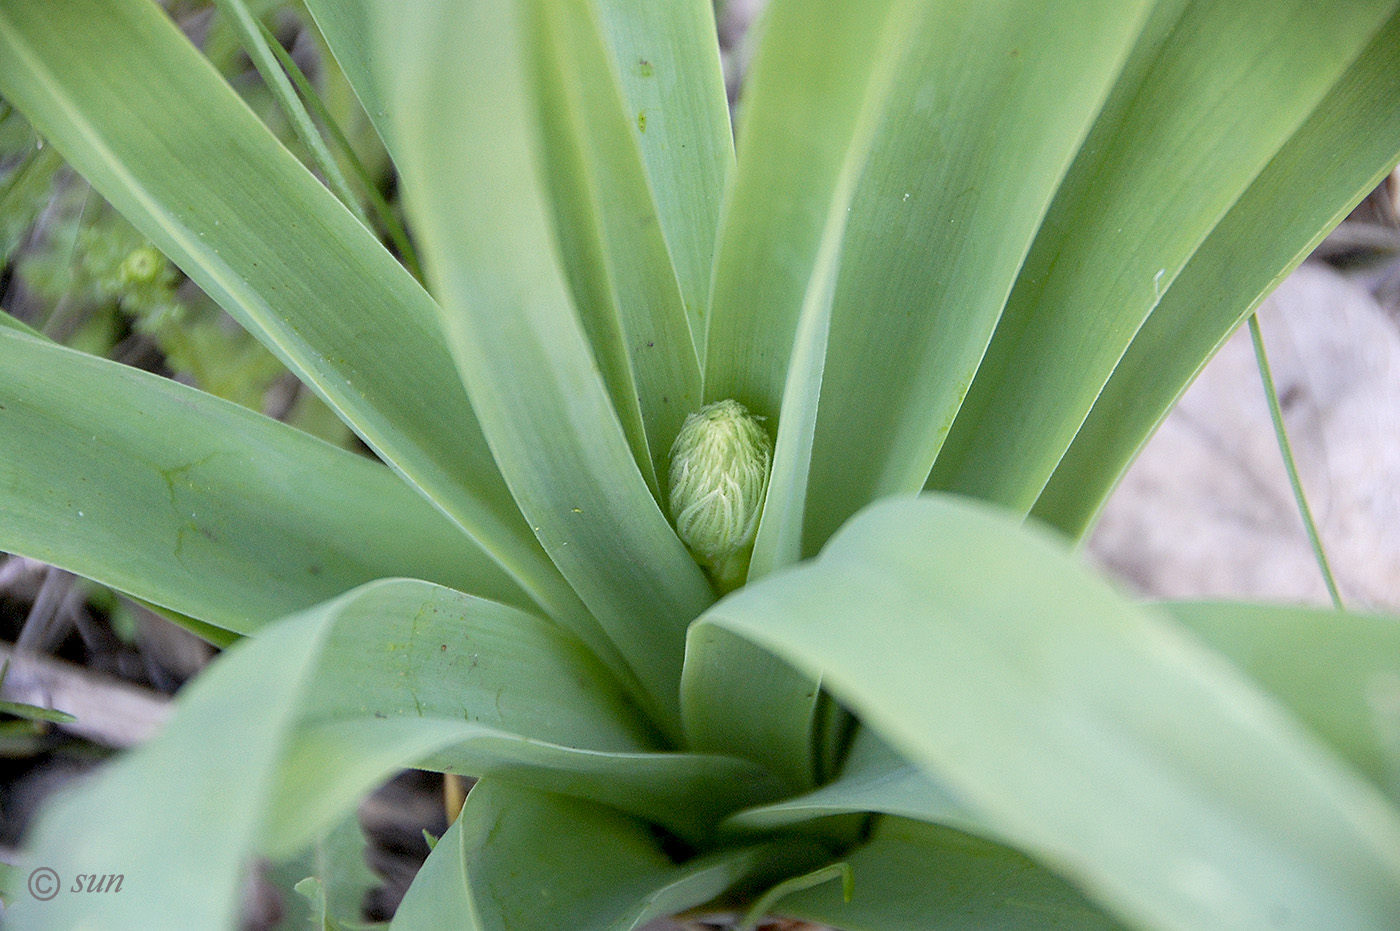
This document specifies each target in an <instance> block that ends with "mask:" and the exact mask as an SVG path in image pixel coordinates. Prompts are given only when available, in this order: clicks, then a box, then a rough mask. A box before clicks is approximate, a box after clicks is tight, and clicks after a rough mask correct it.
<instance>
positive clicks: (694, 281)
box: [595, 0, 734, 349]
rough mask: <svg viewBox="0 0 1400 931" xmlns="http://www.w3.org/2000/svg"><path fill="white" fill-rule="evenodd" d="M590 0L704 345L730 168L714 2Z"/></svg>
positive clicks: (691, 317) (730, 140) (688, 308)
mask: <svg viewBox="0 0 1400 931" xmlns="http://www.w3.org/2000/svg"><path fill="white" fill-rule="evenodd" d="M595 3H596V6H597V9H598V13H599V16H600V18H601V20H602V25H603V29H604V31H605V32H606V34H607V37H608V40H609V45H610V47H611V49H612V54H613V58H614V60H615V61H616V62H617V71H618V75H619V77H620V80H621V84H622V92H623V99H624V100H625V101H626V104H627V112H628V113H629V114H636V118H635V122H636V125H637V129H638V135H637V137H636V138H637V143H638V145H639V146H640V147H641V150H642V158H643V160H644V161H645V164H646V172H647V178H648V180H649V181H650V185H651V191H652V196H653V197H654V198H655V202H656V212H657V217H658V219H659V220H660V222H661V230H662V233H663V234H664V235H665V237H666V244H667V246H668V248H669V251H670V256H671V263H672V265H673V266H674V268H675V272H676V278H677V280H678V281H679V283H680V289H681V295H682V297H683V299H684V301H685V310H686V318H687V319H688V320H689V321H690V325H691V329H692V331H693V332H694V334H695V339H696V343H697V348H698V349H703V347H704V345H705V343H704V338H703V337H704V332H705V312H706V310H707V309H708V307H709V296H710V283H711V275H712V271H713V267H714V255H715V238H716V236H717V235H718V231H719V212H720V204H721V200H722V198H723V194H724V188H725V184H726V183H727V182H728V179H729V174H730V172H731V171H732V170H733V167H734V140H733V137H732V136H731V135H730V130H729V101H728V100H727V99H726V96H725V88H724V73H723V70H722V68H721V66H720V57H719V43H718V42H717V41H716V35H715V12H714V6H713V5H712V4H711V3H709V2H708V0H681V2H671V3H665V4H653V3H635V2H631V0H595ZM643 126H645V127H646V129H645V131H643V130H642V127H643Z"/></svg>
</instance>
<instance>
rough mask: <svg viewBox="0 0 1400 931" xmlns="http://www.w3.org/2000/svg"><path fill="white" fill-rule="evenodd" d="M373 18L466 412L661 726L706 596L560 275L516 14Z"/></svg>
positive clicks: (419, 7) (674, 713) (413, 206)
mask: <svg viewBox="0 0 1400 931" xmlns="http://www.w3.org/2000/svg"><path fill="white" fill-rule="evenodd" d="M379 12H380V14H381V16H380V20H379V22H380V24H381V25H382V26H383V27H384V29H385V32H386V39H385V42H386V46H385V48H386V51H388V52H392V53H393V54H391V55H389V56H388V57H391V58H392V59H393V60H394V61H395V62H396V66H395V69H394V73H393V74H384V75H382V77H383V79H385V80H386V81H392V86H393V91H392V99H393V100H394V101H395V108H394V109H393V110H392V111H391V112H392V113H393V114H394V116H395V127H396V128H395V130H394V133H393V135H394V136H395V138H397V139H398V140H399V145H400V147H401V150H402V158H401V164H400V168H401V169H402V171H403V174H404V184H405V192H406V196H407V204H408V207H409V209H410V211H411V212H412V214H413V215H414V217H415V219H416V223H415V228H416V229H417V230H418V232H419V233H420V235H421V236H422V239H423V246H424V251H425V256H426V260H427V267H428V272H429V276H430V277H431V278H432V280H433V281H434V282H435V283H436V286H437V287H436V289H437V292H438V293H439V295H440V297H441V301H442V307H443V319H444V327H445V330H446V332H447V334H448V341H449V343H450V345H451V346H452V349H453V351H454V353H455V354H456V357H457V362H458V366H459V368H460V370H461V373H462V378H463V380H464V381H465V382H466V384H467V385H468V388H469V390H470V393H471V396H472V401H473V403H474V405H475V407H476V411H477V415H478V417H480V418H481V423H482V426H483V428H484V430H485V432H486V435H487V436H488V438H489V439H490V442H491V445H492V449H493V451H494V452H495V454H496V458H497V460H498V462H499V463H500V465H501V469H502V472H503V473H504V474H505V475H506V478H507V481H508V482H509V483H510V486H511V490H512V491H513V492H514V494H515V497H516V500H517V501H518V502H519V504H520V508H521V510H522V511H523V512H524V514H525V516H526V517H527V518H528V519H529V521H530V523H531V525H532V526H533V527H534V528H535V533H536V534H537V536H538V537H539V539H540V540H541V542H542V543H543V545H544V548H545V549H546V550H547V551H548V552H549V554H550V556H551V557H552V558H553V559H554V561H555V563H556V564H557V565H558V566H559V569H560V570H561V571H562V572H563V574H564V576H565V577H566V578H567V579H569V581H570V582H571V583H572V584H573V586H574V588H575V589H576V590H577V592H578V594H579V596H580V597H581V598H582V599H583V602H584V603H585V604H586V605H588V607H589V609H590V610H591V611H592V613H593V615H594V616H595V617H596V618H597V619H598V622H599V624H601V625H602V627H603V629H605V630H606V631H607V632H608V634H609V636H610V638H611V640H612V642H613V643H614V644H615V645H616V651H618V652H620V653H621V655H622V656H623V657H625V658H626V661H627V664H628V667H629V668H630V669H631V671H632V673H633V674H634V675H635V676H636V677H637V679H638V680H639V681H640V682H641V684H642V694H643V695H644V696H645V700H646V701H647V702H648V704H649V706H650V710H651V711H652V712H653V714H654V716H655V717H656V719H657V721H658V722H659V723H660V724H661V726H663V727H665V728H666V729H667V730H668V732H669V734H670V735H671V736H673V737H674V736H676V735H677V734H678V732H679V709H678V704H677V697H676V695H677V686H678V683H679V681H680V671H681V662H682V657H683V653H684V637H685V627H686V625H687V624H688V623H689V622H690V620H691V619H693V618H694V617H695V616H696V615H698V614H699V612H700V611H701V610H703V609H704V607H705V606H706V605H708V604H709V603H710V601H711V600H712V599H713V597H714V596H713V594H712V592H711V589H710V587H709V584H708V582H706V580H705V578H704V576H703V575H702V573H701V572H700V569H699V567H698V566H697V565H696V564H695V562H694V561H693V560H692V559H691V557H690V554H689V553H688V552H687V551H686V549H685V547H684V545H682V544H681V542H680V540H679V539H678V538H677V537H676V535H675V533H674V531H673V530H672V529H671V526H670V524H669V523H668V522H667V520H666V517H665V515H663V514H662V512H661V509H660V508H659V506H658V505H657V503H656V500H655V499H654V498H653V497H652V494H651V492H650V490H649V489H648V487H647V484H646V481H645V480H644V478H643V476H642V473H641V472H640V471H639V470H638V467H637V464H636V462H635V460H634V459H633V458H632V454H631V451H630V450H629V447H628V444H627V440H626V437H625V434H624V431H623V429H622V427H621V425H620V423H619V421H618V417H617V414H616V412H615V411H614V409H613V406H612V403H611V401H610V399H609V397H608V394H607V391H606V389H605V387H604V384H603V380H602V379H601V377H600V376H599V373H598V368H597V363H596V362H595V360H594V358H593V356H592V354H591V353H590V351H589V348H588V341H587V339H586V337H585V334H584V330H583V327H582V325H581V324H580V322H579V319H578V315H577V314H576V312H575V310H574V308H573V306H572V302H571V300H570V297H569V294H568V291H567V288H566V286H565V284H564V281H563V278H562V275H561V272H560V268H559V263H558V261H557V258H556V255H555V246H554V243H553V241H552V239H551V237H550V234H549V228H548V219H547V216H546V205H545V203H544V198H543V194H542V192H541V189H540V184H539V181H538V175H537V173H536V172H537V168H538V167H539V161H540V159H539V152H538V142H539V140H538V139H537V137H536V132H535V129H536V127H535V126H534V125H533V124H532V122H531V115H530V111H529V105H528V100H527V92H526V83H525V82H526V77H525V74H524V73H523V69H524V65H523V63H522V61H521V59H522V55H521V54H520V51H521V45H520V43H521V42H522V41H523V38H524V35H523V32H522V30H523V28H524V26H523V24H522V23H520V22H518V18H517V15H516V14H517V12H518V11H516V10H514V9H513V8H512V6H511V5H508V4H465V5H464V4H453V3H447V2H445V0H438V2H429V0H424V2H422V3H416V4H413V5H412V6H409V7H406V8H405V7H401V6H400V5H399V4H390V3H383V4H381V9H380V10H379ZM394 50H398V51H397V52H394ZM467 218H478V219H479V220H480V221H477V220H468V219H467ZM487 220H489V222H486V221H487ZM589 644H590V646H592V647H594V648H595V649H598V650H606V646H605V645H603V644H600V643H598V642H597V640H596V639H590V640H589Z"/></svg>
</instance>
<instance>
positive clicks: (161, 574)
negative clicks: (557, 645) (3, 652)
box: [0, 318, 530, 633]
mask: <svg viewBox="0 0 1400 931" xmlns="http://www.w3.org/2000/svg"><path fill="white" fill-rule="evenodd" d="M4 319H8V318H4ZM0 448H3V449H4V450H5V455H4V456H3V457H2V458H0V484H3V485H4V487H6V488H8V489H9V491H8V492H7V494H6V498H5V508H4V517H3V518H0V549H4V550H5V551H6V552H11V553H19V554H21V555H25V556H30V557H32V558H35V559H42V560H44V561H45V562H50V563H54V564H56V565H60V566H63V567H64V568H66V569H69V570H71V571H73V572H77V573H80V574H82V575H84V576H87V577H88V578H92V579H97V580H98V581H101V582H104V583H106V584H108V585H112V586H114V587H115V588H118V589H120V590H121V591H124V592H128V593H130V594H132V595H135V596H136V597H138V598H141V599H143V600H145V601H149V602H152V603H154V604H157V605H161V606H163V607H166V608H170V609H173V610H175V611H178V612H181V613H183V614H187V615H191V616H193V617H195V618H198V619H199V620H202V621H205V622H207V623H210V624H213V625H215V626H218V627H222V628H225V629H227V630H231V631H236V632H238V633H248V632H250V631H252V630H253V629H255V628H256V627H258V626H260V625H262V624H264V623H266V622H268V621H272V620H275V619H277V618H279V617H281V616H282V615H284V614H287V613H289V612H292V611H296V610H300V609H302V608H306V607H310V606H311V605H313V604H316V603H318V602H321V601H324V600H325V599H327V598H331V597H334V596H335V595H338V594H340V593H341V592H344V591H345V590H347V589H349V588H353V587H354V586H356V585H359V584H361V583H363V582H368V581H371V580H373V579H376V578H382V577H385V576H417V577H419V578H424V579H427V580H429V581H434V582H438V583H441V584H444V585H450V586H452V587H454V588H458V589H461V590H463V591H470V592H475V593H477V594H480V595H482V596H484V597H488V598H495V599H499V600H503V601H505V602H507V603H514V604H516V605H518V606H520V607H528V606H529V605H530V600H529V598H528V597H527V596H526V595H525V594H524V592H522V591H521V589H520V588H519V586H517V585H516V584H515V583H514V582H513V581H512V580H511V579H510V578H509V577H508V576H507V575H506V574H505V573H504V572H503V571H502V570H501V569H500V567H499V566H498V565H497V564H496V563H495V561H494V560H492V559H491V558H490V557H489V556H487V554H486V553H484V552H483V551H482V550H481V549H480V548H479V547H477V546H476V545H475V544H474V543H473V542H472V541H471V540H469V539H467V538H466V537H464V536H463V535H462V534H461V532H460V531H459V530H458V528H457V527H456V526H455V525H454V524H452V523H451V522H450V521H449V520H447V518H445V517H443V516H442V515H441V514H440V513H438V512H437V511H435V510H434V509H433V508H432V506H431V505H429V504H428V503H427V502H426V501H424V500H423V499H422V498H421V497H419V496H418V495H416V494H415V493H414V492H413V491H412V490H411V489H410V488H409V487H408V486H407V485H405V484H404V483H403V482H402V481H401V480H400V479H399V478H398V477H397V476H395V475H394V474H393V473H391V472H390V471H389V470H388V469H386V468H384V467H383V466H381V465H378V464H377V463H374V462H371V461H369V460H367V459H365V458H363V457H360V456H356V455H354V454H353V453H348V452H345V451H343V450H340V449H336V448H334V447H332V446H329V445H328V444H326V443H323V442H321V441H320V440H316V439H314V438H312V437H310V436H307V435H306V434H304V433H300V432H298V431H297V430H294V429H292V428H291V427H287V426H284V425H283V424H280V423H277V422H276V421H273V420H269V419H268V418H266V417H262V416H260V415H258V414H255V413H252V412H251V411H248V410H246V409H244V408H242V407H239V406H237V405H234V404H230V403H227V402H224V401H221V400H219V399H218V398H214V397H212V396H210V395H207V394H202V393H201V392H198V391H195V390H193V389H191V388H186V387H185V386H183V385H179V384H176V383H175V382H173V381H170V380H168V379H164V378H158V377H156V376H154V375H150V374H147V373H145V372H140V371H137V370H135V369H131V368H128V367H126V366H122V365H118V364H117V363H115V362H107V361H105V360H102V359H95V358H93V357H91V356H86V355H83V354H82V353H78V352H74V351H72V350H69V349H64V348H62V347H59V346H55V345H53V344H52V343H48V342H46V341H42V340H41V339H39V338H36V337H30V336H26V335H20V333H19V331H16V330H13V329H9V328H6V329H0Z"/></svg>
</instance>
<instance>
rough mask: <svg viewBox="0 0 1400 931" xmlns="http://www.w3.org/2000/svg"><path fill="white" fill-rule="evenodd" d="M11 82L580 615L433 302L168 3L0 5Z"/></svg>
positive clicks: (275, 342) (541, 591) (98, 176)
mask: <svg viewBox="0 0 1400 931" xmlns="http://www.w3.org/2000/svg"><path fill="white" fill-rule="evenodd" d="M0 93H3V94H4V96H5V97H6V98H7V99H8V100H11V101H13V102H14V103H15V104H16V105H18V106H20V107H21V108H23V109H24V111H25V112H26V113H27V114H29V115H30V118H31V121H32V122H33V123H34V125H35V127H36V128H37V129H38V130H39V131H40V132H42V133H43V134H44V135H45V137H46V138H47V139H48V140H49V141H50V142H52V143H53V144H54V145H55V146H56V147H57V148H58V149H59V150H60V151H61V152H63V154H64V156H65V158H67V159H68V160H69V161H70V162H71V163H72V164H73V165H74V166H75V167H77V168H78V169H79V170H80V171H82V172H83V173H84V175H85V176H86V177H87V178H88V179H89V180H90V181H91V182H92V184H93V186H94V187H96V188H97V189H98V190H99V191H101V192H102V194H103V195H104V196H105V197H106V198H107V199H108V200H110V201H111V202H112V203H113V204H114V205H115V206H116V207H117V208H118V209H119V210H120V211H121V212H122V213H123V214H124V215H125V216H126V217H127V218H128V219H129V220H131V221H132V223H133V224H135V225H136V226H137V228H139V229H140V230H141V231H142V232H143V233H144V234H145V235H146V236H148V237H149V238H150V239H151V240H152V241H153V242H155V243H156V245H157V246H159V247H160V249H161V251H163V252H165V253H166V254H167V255H169V256H170V257H171V258H172V259H173V260H174V261H175V262H176V264H177V265H179V266H180V268H181V269H182V270H183V271H185V272H186V273H187V274H188V275H190V277H191V278H193V279H194V280H195V281H196V282H198V283H199V284H200V286H201V287H203V288H204V290H205V291H207V292H208V293H209V294H210V295H211V296H213V297H214V298H215V299H216V300H218V301H219V303H220V304H221V305H222V306H223V307H224V308H225V309H227V310H228V311H229V313H231V314H232V315H233V316H234V317H236V318H237V319H238V320H239V321H240V322H241V323H242V324H243V325H244V326H246V327H247V328H248V329H249V330H250V331H251V332H253V333H254V335H257V336H258V337H259V338H260V339H262V340H263V341H264V342H266V343H267V345H268V346H269V348H271V349H272V350H273V351H274V352H275V353H277V354H278V356H279V357H280V358H281V359H282V360H283V361H284V362H286V363H287V364H288V365H289V366H290V367H291V368H292V369H293V370H294V371H296V372H298V374H299V375H300V376H301V377H302V378H303V379H305V380H306V381H307V383H308V384H310V385H311V386H312V387H313V388H315V389H316V391H317V392H318V393H319V394H321V396H322V397H324V398H325V399H326V401H327V402H328V403H329V404H330V405H331V406H332V407H333V408H334V409H336V410H337V411H338V412H339V413H340V414H341V416H342V417H344V418H345V419H346V420H347V422H348V423H350V424H351V426H353V427H354V428H355V429H356V431H357V432H359V434H360V435H361V436H362V437H363V438H364V439H365V441H366V442H367V443H369V445H370V446H372V447H374V448H375V449H376V450H377V451H378V452H379V453H380V454H381V455H382V456H383V457H384V458H385V459H386V460H387V461H388V462H389V463H391V464H392V465H393V466H394V468H395V469H397V470H398V471H400V472H401V473H403V474H404V475H406V476H407V477H408V478H409V479H410V480H411V481H412V482H413V483H414V484H416V485H417V486H418V487H419V488H420V489H421V490H422V491H423V492H424V493H425V494H427V495H428V496H429V498H430V499H431V500H432V501H433V502H434V503H435V504H436V505H437V506H438V507H440V508H441V509H442V510H443V511H445V512H446V513H447V514H448V515H449V516H450V517H452V518H453V520H455V521H457V522H458V523H459V524H460V525H461V526H462V527H463V528H464V529H465V530H466V531H467V532H468V533H469V534H471V535H472V536H473V537H474V538H475V539H476V540H477V541H478V542H479V543H480V545H481V546H482V547H483V548H484V549H486V550H487V551H488V552H490V553H491V554H492V556H493V558H495V559H496V560H497V561H499V562H500V563H501V564H502V566H503V567H504V568H505V569H506V571H507V572H509V573H510V574H512V575H513V576H514V577H516V578H517V579H518V580H519V582H520V584H521V585H522V587H524V588H525V589H526V590H527V591H529V592H530V594H531V596H532V597H533V598H535V599H536V600H537V601H538V602H539V603H540V604H541V605H542V606H544V607H545V609H546V610H549V611H550V612H551V613H553V614H554V615H556V616H559V617H562V618H567V619H569V620H571V621H572V622H573V623H574V624H575V625H576V626H579V627H582V626H584V624H585V622H584V621H583V620H581V617H580V615H581V610H580V608H579V607H578V603H577V600H576V599H575V598H574V597H573V595H572V593H571V592H569V591H568V589H567V586H565V585H564V584H563V581H562V579H560V578H559V576H558V574H557V572H556V571H555V570H554V568H553V567H552V566H550V565H549V561H548V559H547V558H546V557H545V554H544V553H543V552H542V551H541V550H540V549H539V547H538V545H537V544H536V542H535V541H534V540H533V539H532V537H531V535H530V531H529V528H528V527H527V526H526V525H525V524H524V523H523V522H522V521H521V520H520V517H519V514H518V513H517V512H516V510H515V507H514V504H513V503H512V501H511V498H510V495H509V493H508V492H507V491H506V488H505V486H504V484H503V483H502V482H501V481H500V478H499V475H498V473H497V471H496V468H495V465H494V463H493V461H492V457H491V454H490V451H489V449H488V448H487V446H486V443H485V441H484V439H483V437H482V435H481V430H480V428H479V427H478V426H477V424H476V421H475V418H474V417H473V415H472V409H471V405H470V403H469V402H468V401H467V398H466V395H465V393H464V392H463V391H462V388H461V383H460V381H459V380H458V378H457V376H456V373H455V371H454V370H453V366H452V362H451V358H450V357H449V355H448V353H447V351H446V349H445V347H444V345H443V340H442V337H441V334H440V331H439V329H438V323H437V320H436V314H435V310H434V305H433V301H432V299H431V298H429V297H428V295H427V294H426V293H425V292H424V291H423V290H422V288H420V287H419V286H418V285H417V283H416V282H414V281H413V279H412V277H411V276H410V275H409V274H408V273H407V272H406V271H404V269H403V268H402V267H401V266H400V265H399V264H398V263H397V262H396V261H395V260H394V258H393V257H392V256H391V255H390V254H389V253H388V252H387V251H385V249H384V248H383V247H382V246H381V245H380V244H379V243H378V242H376V241H375V239H374V237H373V236H372V235H371V234H370V233H369V232H368V231H367V230H366V229H365V228H364V227H363V226H361V225H360V224H359V222H358V221H356V220H355V218H354V217H353V216H352V215H351V214H350V213H349V212H348V211H347V210H345V208H344V207H343V206H341V205H340V204H339V202H337V201H336V199H335V198H334V197H333V196H332V195H331V194H330V193H329V192H328V191H326V190H325V188H323V187H322V186H321V185H320V184H319V183H318V182H317V181H316V179H315V178H314V177H312V176H311V174H310V173H309V172H307V171H306V170H305V169H304V168H303V167H302V166H301V165H300V164H299V163H298V162H297V161H296V159H294V158H293V157H292V156H291V155H290V154H289V153H288V152H287V151H286V150H285V149H284V148H282V146H281V144H280V143H278V142H277V140H276V139H275V138H274V137H273V136H272V134H271V133H270V132H269V131H268V130H267V129H266V128H265V127H264V126H263V125H262V124H261V123H259V122H258V120H257V118H256V117H255V116H254V115H253V114H252V112H251V111H249V110H248V108H247V107H246V106H244V104H243V103H242V102H241V101H240V100H239V99H238V97H237V95H236V94H235V93H234V92H233V91H232V90H231V89H230V88H229V87H228V85H227V84H225V83H224V82H223V81H222V80H221V79H220V78H219V76H218V75H217V74H216V73H215V72H214V70H213V69H212V68H211V67H210V66H209V64H208V62H207V61H205V60H204V59H203V58H202V57H201V56H200V55H199V53H198V52H197V51H196V50H195V49H194V48H193V47H192V46H191V45H190V44H189V42H188V41H187V40H186V39H185V38H184V37H183V36H182V35H181V34H180V32H179V31H178V30H177V29H176V28H175V27H174V25H173V24H172V23H171V22H170V21H169V20H168V19H167V18H166V17H165V14H164V13H163V12H162V11H161V10H159V9H158V8H157V7H155V6H154V5H153V4H150V3H148V2H145V0H117V2H106V0H74V2H71V3H70V2H65V3H62V4H57V5H48V4H43V5H36V4H33V3H29V2H27V0H9V2H5V3H3V4H0Z"/></svg>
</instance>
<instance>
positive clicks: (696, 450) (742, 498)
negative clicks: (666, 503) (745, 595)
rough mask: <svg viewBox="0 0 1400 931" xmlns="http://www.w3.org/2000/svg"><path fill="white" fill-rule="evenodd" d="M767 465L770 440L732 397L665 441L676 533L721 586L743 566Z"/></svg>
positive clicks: (754, 528) (737, 575)
mask: <svg viewBox="0 0 1400 931" xmlns="http://www.w3.org/2000/svg"><path fill="white" fill-rule="evenodd" d="M772 464H773V442H772V440H770V439H769V438H768V433H767V431H765V430H764V429H763V427H762V425H761V424H760V423H759V420H758V418H757V417H754V416H753V415H751V414H750V413H749V412H748V409H747V408H746V407H744V405H742V404H740V403H739V402H738V401H716V402H715V403H713V404H706V405H705V406H704V407H702V408H700V410H699V411H698V412H696V413H694V414H691V415H690V416H689V417H687V418H686V419H685V423H684V424H683V425H682V426H681V432H680V434H679V435H678V436H677V437H676V442H675V444H674V445H672V447H671V474H670V479H671V497H670V504H671V516H672V518H673V519H674V520H675V523H676V533H677V534H678V535H679V536H680V538H681V539H682V540H683V541H685V545H686V546H688V547H690V551H691V552H692V553H693V554H694V555H695V559H696V561H697V562H699V563H701V564H702V565H704V566H705V567H706V568H707V569H709V570H710V574H711V575H712V576H713V577H714V578H715V580H716V581H717V582H719V583H720V585H721V587H732V586H733V585H737V584H738V582H739V581H741V580H742V578H743V575H744V574H745V573H746V572H747V568H748V565H747V564H748V557H749V554H750V553H751V552H752V550H753V538H754V533H755V532H756V531H757V530H758V518H759V515H760V514H761V513H762V510H763V495H764V492H765V491H767V488H768V470H769V468H770V466H772Z"/></svg>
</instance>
